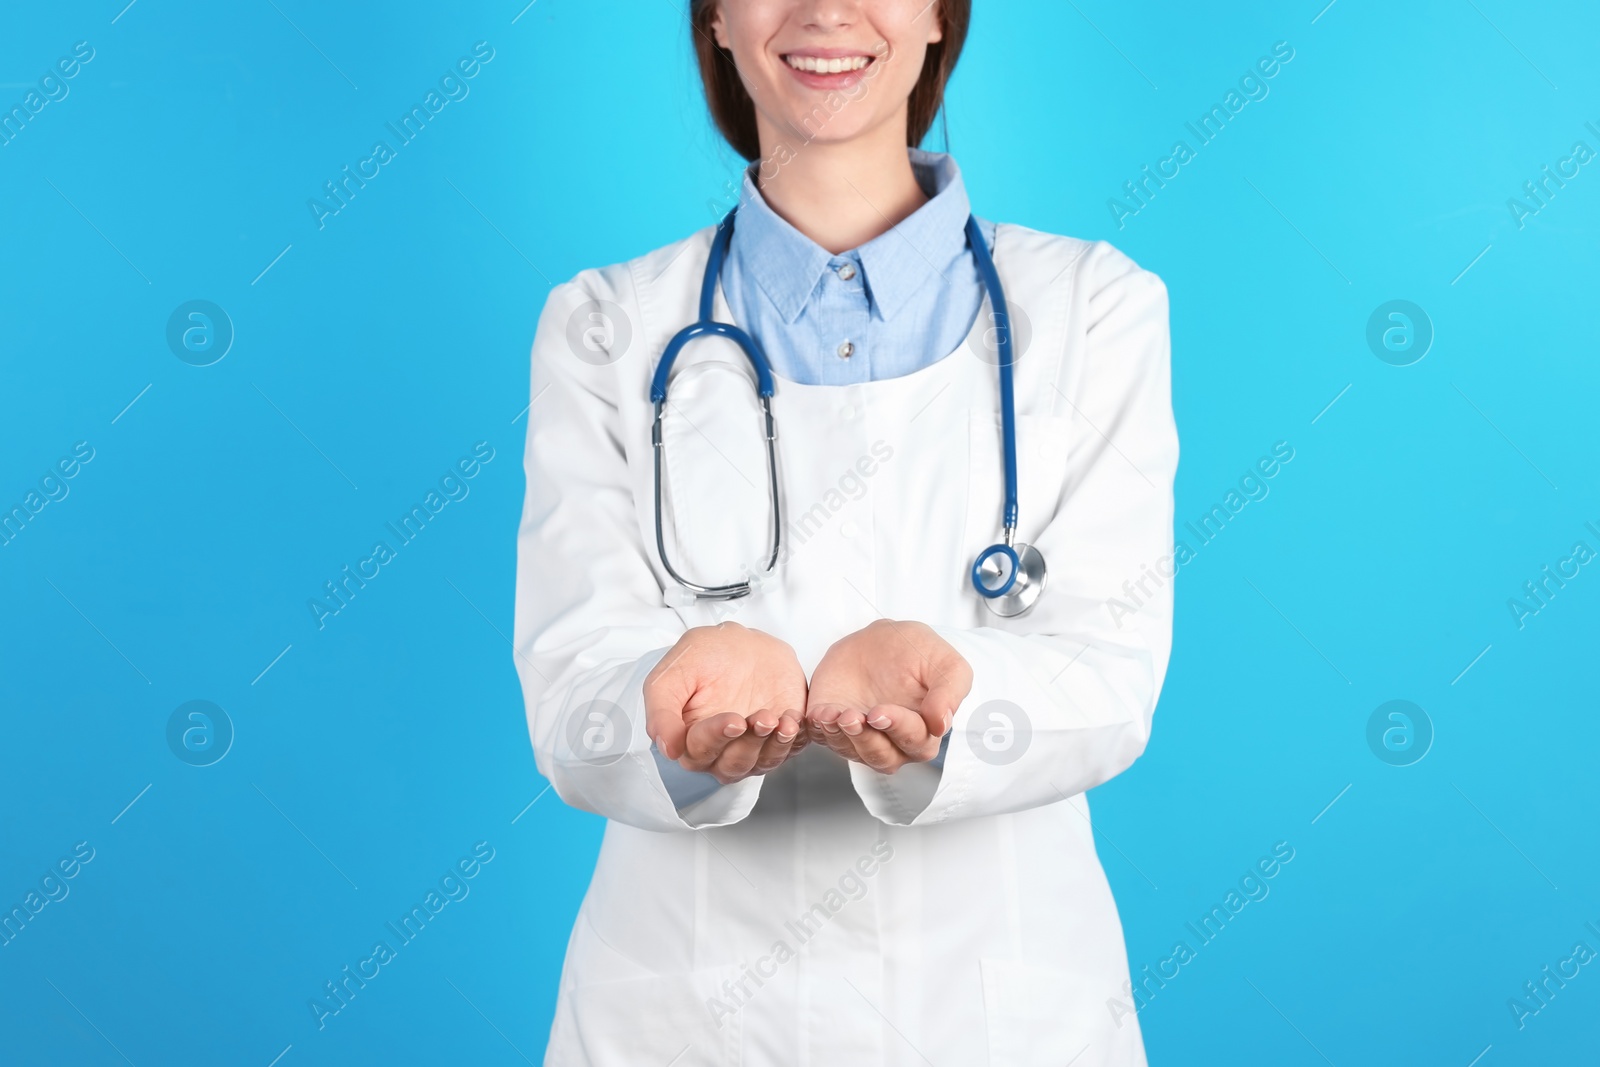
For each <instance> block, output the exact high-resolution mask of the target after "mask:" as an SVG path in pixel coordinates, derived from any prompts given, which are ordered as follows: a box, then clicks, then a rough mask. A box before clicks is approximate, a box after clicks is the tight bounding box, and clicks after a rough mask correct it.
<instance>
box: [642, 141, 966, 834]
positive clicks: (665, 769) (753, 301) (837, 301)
mask: <svg viewBox="0 0 1600 1067" xmlns="http://www.w3.org/2000/svg"><path fill="white" fill-rule="evenodd" d="M906 151H907V152H908V153H909V155H910V157H911V169H912V173H913V174H914V175H915V176H916V179H917V183H918V184H919V185H921V186H922V191H923V192H925V193H927V194H928V197H929V199H928V202H927V203H926V204H923V205H922V206H921V207H920V208H918V209H917V210H916V211H914V212H912V213H911V214H910V215H909V216H907V217H906V218H905V219H903V220H901V222H900V224H899V225H897V226H895V227H893V228H892V229H890V230H888V231H886V232H884V233H882V234H880V235H878V236H877V237H874V238H873V239H872V240H870V241H868V242H867V243H866V244H864V245H862V246H860V247H859V248H853V249H851V250H850V251H848V252H843V253H840V254H839V255H833V254H832V253H830V252H829V251H828V250H827V249H825V248H823V247H822V246H821V245H819V244H817V243H816V242H815V241H813V240H812V239H811V238H809V237H807V236H806V235H805V234H803V233H801V232H800V231H799V230H797V229H795V228H794V227H793V226H791V225H790V224H789V223H788V222H786V221H784V219H783V218H781V217H780V216H779V215H778V214H777V213H776V212H774V211H773V210H772V208H770V207H768V206H767V202H766V200H765V199H764V198H763V197H762V195H761V191H760V190H759V189H757V188H756V184H755V180H754V178H753V177H752V175H753V174H754V172H755V168H756V167H757V166H759V163H752V164H751V165H750V167H749V168H747V169H746V170H745V177H744V190H743V193H742V196H741V198H740V201H739V213H738V215H737V216H736V217H735V219H734V226H733V239H732V240H731V241H730V243H729V246H728V259H727V261H726V262H725V263H724V264H723V269H722V291H723V295H724V296H725V297H726V298H727V301H728V307H729V309H730V310H731V311H732V313H733V318H734V321H735V322H737V323H738V324H739V325H741V326H743V327H744V328H745V329H746V331H748V332H749V333H750V334H752V335H753V336H754V337H755V339H756V340H757V341H758V342H759V343H760V345H761V348H762V351H763V352H764V353H765V354H766V357H767V360H768V361H769V362H770V363H771V365H772V372H773V373H774V374H776V375H778V376H779V377H780V378H787V379H789V380H790V381H792V382H800V383H803V384H806V385H853V384H855V383H857V382H871V381H878V380H880V379H883V378H898V377H900V376H902V375H905V374H910V373H911V372H913V371H917V370H921V369H922V368H923V367H926V366H928V365H930V364H933V363H936V362H938V361H939V360H941V359H943V358H944V357H946V356H948V355H950V354H952V353H953V352H955V351H956V349H958V348H960V347H961V344H962V342H963V341H965V340H966V338H967V335H968V334H969V333H970V332H971V330H972V324H973V322H974V321H975V320H976V319H977V317H978V313H979V312H980V311H981V310H982V308H983V299H984V289H983V278H982V275H980V274H979V273H978V263H977V260H976V259H975V258H974V257H973V255H972V251H971V249H969V248H968V247H967V236H966V225H967V216H968V215H969V214H971V211H972V207H971V204H970V203H969V201H968V200H967V190H966V186H965V185H964V184H963V183H962V181H961V170H960V168H959V167H957V166H956V161H955V160H954V159H952V158H951V157H950V156H949V155H948V154H947V153H943V152H924V151H922V150H921V149H918V148H908V149H907V150H906ZM978 228H979V231H980V232H981V233H982V234H983V239H984V242H985V244H986V245H987V247H988V248H990V249H991V250H992V249H993V248H994V223H992V222H988V221H985V220H983V219H979V220H978ZM780 388H781V387H780ZM841 636H842V635H841ZM949 747H950V735H948V734H947V735H945V739H944V743H943V744H942V745H941V746H940V747H939V754H938V755H937V756H935V757H934V758H933V760H932V764H933V766H935V767H941V768H942V767H943V765H944V757H945V753H946V751H947V750H948V749H949ZM651 751H652V752H654V753H655V757H656V765H657V766H658V767H659V768H660V769H661V777H662V780H663V781H664V782H665V783H666V786H667V792H668V794H669V795H670V796H671V797H672V801H673V803H674V804H675V805H676V806H677V807H679V808H683V807H686V806H688V805H689V804H692V803H694V802H695V801H697V800H702V799H704V798H705V797H708V796H710V795H711V794H712V793H714V792H716V791H717V789H718V788H720V785H719V783H718V782H717V780H716V779H715V778H714V777H712V776H711V775H709V774H697V773H695V772H693V771H686V770H684V769H683V767H681V766H680V765H679V764H677V763H674V762H673V761H671V760H669V759H667V758H666V757H665V756H663V755H661V753H660V752H659V751H657V750H655V749H654V748H652V749H651Z"/></svg>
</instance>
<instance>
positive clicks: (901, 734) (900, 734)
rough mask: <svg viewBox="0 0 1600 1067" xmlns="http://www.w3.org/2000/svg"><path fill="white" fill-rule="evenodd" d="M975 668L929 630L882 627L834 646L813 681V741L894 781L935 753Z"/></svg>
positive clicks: (916, 625) (809, 711)
mask: <svg viewBox="0 0 1600 1067" xmlns="http://www.w3.org/2000/svg"><path fill="white" fill-rule="evenodd" d="M971 691H972V667H971V666H970V665H969V664H968V663H967V661H966V659H965V658H964V657H963V656H962V655H961V654H960V653H959V652H957V651H956V650H955V649H954V648H953V647H952V646H951V645H950V643H949V642H948V641H946V640H945V639H944V638H942V637H940V636H939V635H938V634H937V633H936V632H934V630H933V628H932V627H930V626H928V625H926V624H924V623H920V622H904V621H893V620H890V619H879V620H877V621H876V622H873V623H871V624H870V625H868V626H866V627H864V628H863V629H860V630H857V631H856V632H855V633H852V634H849V635H847V636H845V637H842V638H840V639H839V640H838V641H835V642H834V644H833V646H832V647H831V648H829V649H828V651H827V653H826V654H825V655H824V656H823V657H822V662H821V663H819V664H817V669H816V670H815V671H813V672H812V674H811V687H810V691H809V694H808V695H807V699H806V721H807V725H808V728H809V730H810V734H811V736H812V737H813V738H814V739H816V740H819V741H821V742H822V743H823V744H826V745H827V746H828V747H829V748H830V749H832V750H833V751H834V752H837V753H838V754H839V755H841V756H843V757H844V758H846V759H849V760H854V761H856V762H859V763H863V764H866V765H867V766H868V767H871V768H873V769H874V770H876V771H880V772H882V773H884V774H893V773H894V772H895V771H897V770H899V769H900V768H901V767H903V766H905V765H906V764H907V763H924V762H927V761H928V760H931V759H932V758H933V757H934V756H936V755H938V753H939V744H940V739H941V738H942V737H943V736H944V734H945V733H946V731H948V730H949V729H950V723H951V720H952V719H954V718H955V713H956V709H957V708H958V707H960V706H961V701H962V700H964V699H966V696H967V694H968V693H970V692H971Z"/></svg>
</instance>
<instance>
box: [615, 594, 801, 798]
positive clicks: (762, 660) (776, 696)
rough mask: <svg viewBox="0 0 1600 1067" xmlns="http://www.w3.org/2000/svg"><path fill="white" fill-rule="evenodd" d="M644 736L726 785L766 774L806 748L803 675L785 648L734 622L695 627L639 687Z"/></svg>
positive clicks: (670, 755)
mask: <svg viewBox="0 0 1600 1067" xmlns="http://www.w3.org/2000/svg"><path fill="white" fill-rule="evenodd" d="M644 707H645V732H646V733H647V734H649V736H650V739H651V740H652V741H654V742H655V744H656V746H657V747H658V748H659V749H660V750H661V751H662V753H663V754H665V755H666V757H667V758H668V759H671V760H676V761H677V762H678V763H679V764H680V765H681V766H683V767H684V768H686V769H688V770H691V771H701V772H705V773H709V774H712V775H714V776H715V777H716V779H717V780H718V781H719V782H721V783H722V784H724V785H728V784H730V783H732V782H737V781H740V780H741V779H744V778H748V777H750V776H751V775H757V774H766V773H768V772H770V771H772V770H774V769H776V768H777V767H779V766H781V765H782V764H783V763H784V761H785V760H787V759H789V758H790V757H791V756H793V755H795V754H796V753H797V752H799V751H800V750H801V749H803V748H804V747H805V746H806V743H807V742H808V740H809V739H810V737H809V735H808V733H807V731H806V730H805V729H804V726H803V724H804V721H805V707H806V676H805V672H804V671H803V670H802V669H801V668H800V661H799V660H798V659H797V658H796V657H795V654H794V649H792V648H790V647H789V645H788V644H786V643H785V642H783V641H781V640H779V639H778V638H776V637H773V636H772V635H771V634H767V633H763V632H761V631H760V630H752V629H749V628H748V627H745V626H741V625H740V624H738V623H736V622H723V623H719V624H717V625H716V626H696V627H693V628H691V629H689V630H687V631H685V632H684V634H683V636H682V637H680V638H678V641H677V643H676V644H675V645H673V647H672V650H671V651H670V652H668V653H667V655H666V656H664V657H663V658H662V660H661V662H660V663H658V664H656V666H655V668H654V669H652V670H651V671H650V673H649V674H648V675H647V676H646V677H645V680H644Z"/></svg>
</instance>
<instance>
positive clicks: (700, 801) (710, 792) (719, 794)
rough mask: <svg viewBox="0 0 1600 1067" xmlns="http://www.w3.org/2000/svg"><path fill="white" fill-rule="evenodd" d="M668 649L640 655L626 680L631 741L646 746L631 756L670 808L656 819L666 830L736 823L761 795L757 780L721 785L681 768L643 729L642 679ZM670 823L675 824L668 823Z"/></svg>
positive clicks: (748, 811) (712, 778)
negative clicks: (630, 703) (632, 726)
mask: <svg viewBox="0 0 1600 1067" xmlns="http://www.w3.org/2000/svg"><path fill="white" fill-rule="evenodd" d="M670 651H671V649H670V648H661V649H656V650H655V651H654V652H651V653H650V654H649V655H646V656H642V657H640V659H639V661H638V664H637V666H636V667H635V669H634V673H633V676H632V678H630V679H629V681H628V692H629V693H630V694H631V695H632V696H633V698H634V700H635V704H634V707H635V709H636V713H635V714H634V715H633V721H634V722H636V723H638V724H639V729H638V731H637V732H636V733H635V735H634V736H635V740H636V741H637V740H638V739H641V738H642V740H643V744H644V746H645V748H646V749H648V751H639V752H636V753H631V755H634V756H636V758H638V759H639V761H640V763H641V764H644V765H646V768H647V769H646V773H647V774H648V775H649V777H650V778H651V779H652V783H651V784H652V786H653V787H654V788H653V791H654V792H655V793H656V794H657V796H658V797H659V798H661V799H662V800H664V802H665V806H666V807H670V808H671V809H672V813H671V814H670V815H669V814H668V813H667V812H666V811H665V810H662V811H661V812H660V818H661V819H662V820H663V821H664V822H666V823H667V824H668V827H667V828H668V829H681V830H703V829H708V828H710V827H716V826H727V825H728V824H730V823H736V822H738V821H739V820H741V819H743V818H744V817H745V816H747V815H749V814H750V810H751V809H752V808H754V807H755V805H756V800H757V799H758V798H759V797H760V795H761V779H760V778H746V779H745V780H743V781H741V782H735V783H733V784H732V785H723V784H721V783H720V782H718V781H717V779H716V777H715V776H714V775H710V774H701V773H696V772H694V771H687V770H684V769H683V767H682V766H681V765H679V764H677V763H674V762H672V761H671V760H668V759H667V757H666V756H665V755H663V754H662V752H661V750H660V749H658V748H656V747H655V745H654V744H653V743H652V742H651V741H650V738H649V736H648V735H647V734H646V733H645V731H644V721H645V714H644V680H645V678H646V677H648V676H649V674H650V672H651V671H652V670H654V669H655V667H656V664H657V663H659V662H661V660H663V659H665V658H666V656H667V653H668V652H670ZM673 823H676V825H675V826H674V825H671V824H673Z"/></svg>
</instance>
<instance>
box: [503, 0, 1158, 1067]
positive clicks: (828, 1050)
mask: <svg viewBox="0 0 1600 1067" xmlns="http://www.w3.org/2000/svg"><path fill="white" fill-rule="evenodd" d="M969 10H970V0H935V2H933V3H929V2H928V0H694V2H693V3H692V5H691V11H690V19H691V23H692V26H691V31H692V39H693V42H694V46H695V49H696V52H697V55H698V58H699V63H700V70H701V74H702V78H703V81H704V85H705V89H706V93H707V97H708V101H709V105H710V109H711V113H712V117H713V118H714V119H715V121H716V123H717V126H718V128H719V129H720V130H721V132H722V134H723V135H724V136H725V137H726V138H727V139H728V141H729V142H730V143H731V144H732V146H733V147H734V149H735V150H737V151H738V152H739V153H740V154H741V155H742V156H743V157H745V158H746V159H748V160H750V161H751V162H750V166H749V168H748V170H747V171H746V176H745V179H744V187H743V192H742V196H741V198H740V200H739V203H738V206H737V208H736V209H735V210H734V211H733V212H730V214H729V216H728V217H727V218H725V219H723V221H722V222H721V223H720V224H719V225H717V226H708V227H706V228H704V229H702V230H700V231H698V232H696V233H694V234H691V235H690V236H689V237H687V238H685V239H683V240H681V241H678V242H675V243H673V244H670V245H668V246H666V247H664V248H660V249H657V250H656V251H654V252H650V253H649V254H647V255H644V256H641V257H639V258H638V259H634V260H631V261H629V262H626V263H621V264H617V265H614V266H610V267H605V268H602V269H597V270H585V271H583V272H581V273H580V274H578V275H577V276H576V277H575V278H573V279H572V280H571V281H569V282H566V283H564V284H562V285H559V286H557V287H556V288H555V289H554V290H553V291H552V293H551V294H550V296H549V299H548V302H547V303H546V305H545V308H544V311H543V314H542V316H541V318H540V321H539V326H538V332H537V335H536V337H535V340H534V344H533V354H532V360H533V369H532V398H533V406H532V408H531V410H530V412H529V417H528V440H527V452H526V461H525V463H526V473H527V500H526V506H525V509H524V513H523V518H522V523H521V527H520V531H519V541H518V556H517V594H516V622H515V636H514V644H515V649H516V665H517V669H518V672H519V675H520V677H521V681H522V686H523V692H524V695H525V698H526V703H527V711H528V723H529V730H530V733H531V736H532V741H533V746H534V751H535V754H536V757H537V761H538V766H539V769H540V771H541V772H542V773H543V774H544V775H546V776H547V777H548V778H549V779H550V781H551V782H552V783H553V785H554V787H555V789H556V791H557V793H558V794H559V795H560V796H561V797H562V799H563V800H565V801H566V802H567V803H568V804H571V805H574V806H576V807H579V808H583V809H585V810H588V811H592V812H596V813H598V814H601V815H604V816H605V817H606V818H607V820H608V821H607V823H606V830H605V837H604V842H603V844H602V846H601V851H600V857H599V861H598V864H597V867H596V870H595V873H594V878H593V881H592V882H591V883H590V886H589V890H588V893H587V895H586V896H585V898H584V901H583V905H582V908H581V909H580V911H579V914H578V918H577V921H576V924H575V926H574V928H573V930H572V934H571V938H570V940H569V943H568V946H567V954H566V962H565V967H564V970H563V972H562V977H561V985H560V991H559V995H558V1001H557V1006H556V1014H555V1022H554V1026H553V1028H552V1032H551V1035H550V1044H549V1053H548V1058H547V1060H546V1062H547V1063H550V1064H558V1065H562V1067H568V1065H579V1064H594V1065H606V1067H609V1065H613V1064H615V1065H626V1067H651V1065H660V1067H666V1065H668V1064H672V1065H674V1067H690V1065H734V1064H761V1065H766V1064H800V1065H816V1067H853V1065H857V1064H860V1065H869V1064H870V1065H874V1067H878V1065H910V1064H929V1063H932V1064H939V1065H945V1064H950V1065H958V1067H972V1065H983V1064H990V1065H995V1067H998V1065H1012V1064H1041V1065H1043V1064H1048V1065H1051V1067H1064V1065H1066V1064H1069V1063H1070V1064H1074V1065H1076V1067H1090V1065H1095V1064H1108V1065H1119V1067H1120V1065H1132V1064H1143V1063H1144V1062H1145V1059H1144V1052H1143V1046H1142V1042H1141V1038H1140V1033H1139V1026H1138V1021H1137V1018H1136V1017H1135V1015H1134V1011H1133V996H1132V989H1131V987H1130V981H1129V974H1128V966H1127V959H1126V953H1125V950H1124V947H1123V942H1122V930H1121V926H1120V923H1119V921H1118V917H1117V910H1116V906H1115V904H1114V903H1113V901H1112V898H1111V894H1110V891H1109V888H1108V886H1107V883H1106V879H1105V876H1104V873H1103V872H1102V870H1101V867H1100V864H1099V861H1098V859H1097V857H1096V854H1095V847H1094V839H1093V834H1092V831H1091V828H1090V820H1089V810H1088V804H1087V801H1086V799H1085V797H1084V793H1085V791H1087V790H1088V789H1091V788H1092V787H1094V786H1096V785H1098V784H1100V783H1101V782H1104V781H1106V780H1107V779H1109V778H1111V777H1112V776H1113V775H1115V774H1118V773H1119V772H1121V771H1122V770H1124V769H1125V768H1126V767H1127V766H1128V765H1129V764H1130V763H1132V762H1133V760H1134V759H1135V758H1137V757H1138V756H1139V754H1140V753H1141V752H1142V751H1143V749H1144V747H1145V743H1146V740H1147V739H1148V737H1149V733H1150V724H1151V717H1152V713H1153V710H1154V708H1155V704H1156V699H1157V696H1158V695H1159V693H1160V690H1161V683H1162V679H1163V677H1164V675H1165V672H1166V667H1167V660H1168V655H1169V651H1170V645H1171V613H1172V584H1171V577H1172V573H1173V571H1174V569H1175V568H1174V565H1173V560H1172V551H1173V548H1172V480H1173V476H1174V473H1175V469H1176V465H1177V459H1178V442H1177V434H1176V430H1175V427H1174V422H1173V417H1172V410H1171V403H1170V375H1169V341H1168V328H1167V298H1166V290H1165V287H1164V286H1163V284H1162V282H1161V280H1160V279H1159V278H1158V277H1157V276H1156V275H1154V274H1152V273H1150V272H1148V271H1145V270H1143V269H1141V268H1140V267H1138V266H1137V265H1136V264H1134V262H1133V261H1132V260H1130V259H1129V258H1128V257H1127V256H1125V255H1123V254H1122V253H1121V252H1119V251H1118V250H1117V249H1115V248H1113V247H1112V246H1111V245H1109V244H1107V243H1105V242H1103V241H1093V242H1091V241H1084V240H1078V239H1076V238H1070V237H1062V236H1055V235H1052V234H1047V233H1042V232H1039V231H1036V230H1032V229H1028V228H1026V227H1023V226H1019V225H1008V224H1004V223H1002V224H999V225H996V224H993V223H990V222H987V221H984V220H981V219H978V218H974V217H971V214H970V208H969V204H968V200H967V194H966V191H965V189H964V187H963V185H962V181H961V176H960V172H959V171H958V169H957V167H956V164H955V161H954V160H953V159H951V158H950V157H949V156H948V155H941V154H934V153H928V152H923V151H920V150H918V149H916V148H915V147H914V146H915V145H917V144H918V143H919V142H920V141H921V139H922V137H923V135H924V134H925V133H926V132H927V130H928V128H929V126H930V125H931V123H932V120H933V117H934V115H935V113H936V112H937V111H938V109H939V107H940V105H941V102H942V98H943V93H944V88H945V85H946V82H947V80H948V78H949V77H950V73H951V71H952V69H953V68H954V66H955V64H956V59H957V56H958V55H959V53H960V50H961V46H962V42H963V39H964V38H965V35H966V29H967V22H968V16H969ZM708 322H716V323H721V324H725V325H722V326H708V325H706V323H708ZM691 325H693V326H694V328H693V329H689V330H686V329H685V327H689V326H691ZM1142 980H1143V981H1144V982H1148V981H1149V980H1150V979H1149V978H1148V977H1145V978H1144V979H1142Z"/></svg>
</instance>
